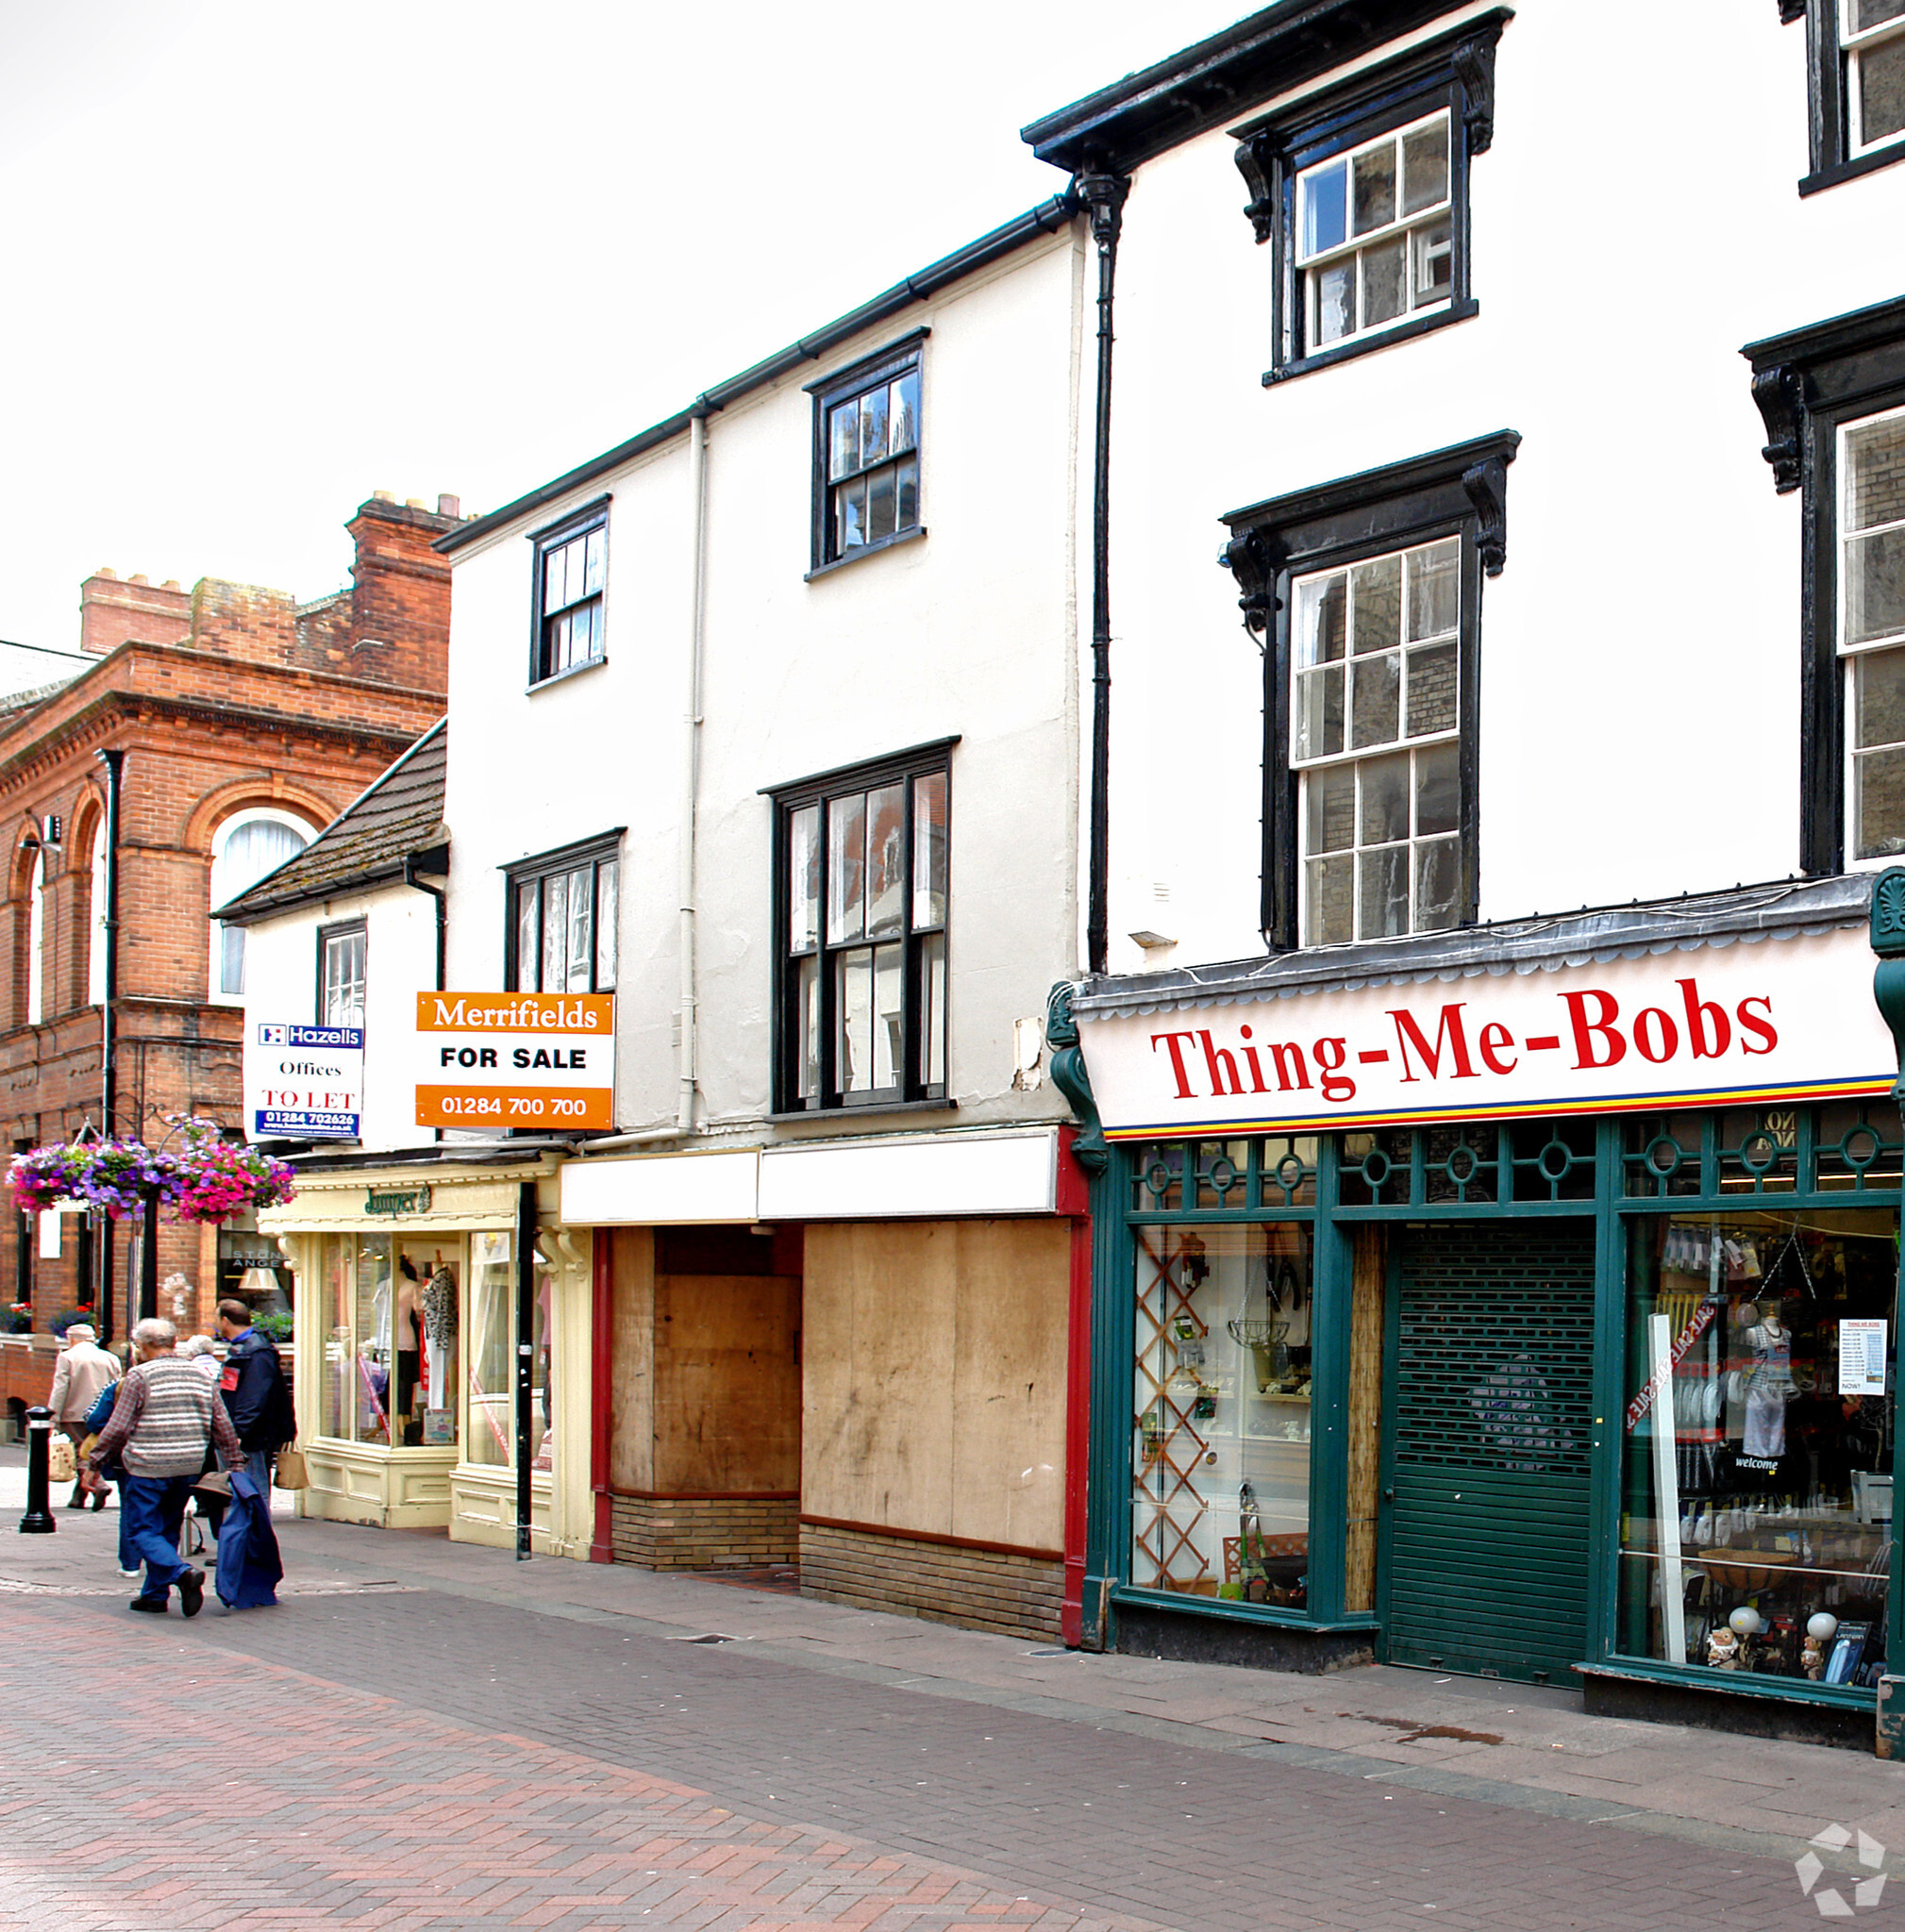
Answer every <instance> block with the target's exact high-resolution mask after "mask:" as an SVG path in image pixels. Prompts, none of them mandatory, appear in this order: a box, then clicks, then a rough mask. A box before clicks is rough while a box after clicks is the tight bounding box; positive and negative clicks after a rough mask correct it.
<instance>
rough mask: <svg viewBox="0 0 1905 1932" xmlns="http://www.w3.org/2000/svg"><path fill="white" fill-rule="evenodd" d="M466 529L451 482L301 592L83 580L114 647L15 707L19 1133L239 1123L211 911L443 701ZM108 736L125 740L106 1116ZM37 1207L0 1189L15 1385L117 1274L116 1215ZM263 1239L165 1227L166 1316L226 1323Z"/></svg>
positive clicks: (231, 1009)
mask: <svg viewBox="0 0 1905 1932" xmlns="http://www.w3.org/2000/svg"><path fill="white" fill-rule="evenodd" d="M456 522H457V504H456V500H455V499H454V498H452V497H443V498H439V500H438V508H437V509H435V510H429V509H426V508H424V506H423V505H421V504H418V503H415V502H411V503H409V504H399V503H396V502H393V501H392V500H390V499H389V498H387V497H385V496H382V495H378V496H376V497H373V498H372V499H371V501H369V502H367V503H365V504H363V505H361V506H360V507H359V509H358V511H357V513H356V515H355V516H354V517H353V518H352V519H351V522H350V525H349V529H350V532H351V535H352V537H353V538H354V539H355V540H356V543H357V560H356V563H355V565H354V566H353V569H352V574H351V575H352V581H351V583H350V585H349V586H348V587H347V588H345V589H343V590H342V591H336V592H335V593H333V594H331V595H329V596H326V597H321V598H319V599H317V600H316V601H315V602H312V603H309V604H299V603H297V602H296V601H295V600H294V599H292V597H291V596H289V595H287V594H286V593H285V592H283V591H268V590H262V589H259V588H258V587H257V586H254V585H249V584H235V583H226V582H223V581H220V580H218V579H215V578H205V579H202V580H201V581H200V582H199V583H198V584H197V585H195V586H194V587H193V589H192V591H189V592H188V591H181V590H180V589H179V588H178V586H177V584H176V583H166V584H162V585H154V584H151V583H148V582H147V581H146V579H145V578H143V577H140V576H135V577H132V578H129V579H122V578H120V577H118V576H116V575H113V573H112V572H110V571H106V570H102V571H100V572H98V573H97V574H96V575H93V576H92V577H90V578H88V579H87V581H86V584H85V586H84V587H83V589H82V591H81V593H80V645H81V648H82V650H83V651H84V652H85V653H87V654H88V655H90V656H95V657H96V658H98V660H99V661H98V662H97V663H94V664H91V665H87V666H85V667H83V668H82V669H80V670H79V672H78V673H77V675H73V676H71V677H69V678H67V679H66V680H64V681H62V682H60V683H58V684H57V685H49V686H43V687H41V688H39V689H37V690H34V691H25V692H22V693H19V694H17V695H16V696H13V697H11V698H9V699H5V700H0V838H4V841H5V845H4V848H0V849H4V856H5V858H6V863H7V875H6V881H5V885H6V904H5V912H4V916H0V1135H4V1137H5V1139H6V1141H7V1148H6V1150H4V1151H8V1152H11V1151H14V1150H17V1149H20V1148H24V1147H28V1146H35V1145H38V1144H40V1143H42V1142H43V1141H58V1140H66V1139H70V1138H72V1137H73V1136H75V1134H77V1133H79V1132H80V1131H81V1129H82V1128H83V1127H85V1126H86V1125H88V1124H91V1125H92V1126H93V1127H95V1128H99V1129H102V1130H105V1131H110V1132H112V1133H116V1134H118V1135H121V1136H140V1137H142V1138H144V1139H147V1140H154V1141H156V1140H158V1139H159V1138H161V1137H162V1136H163V1135H164V1133H165V1132H166V1131H167V1130H166V1127H165V1124H164V1123H163V1121H162V1118H161V1117H162V1116H164V1115H166V1114H169V1113H176V1112H190V1113H194V1114H200V1115H206V1116H209V1117H210V1118H212V1119H214V1120H217V1121H219V1122H221V1123H229V1124H237V1123H238V1122H239V1120H240V1118H241V1090H240V1040H241V1025H242V991H243V973H242V966H243V952H242V948H243V934H242V932H240V931H238V930H236V929H231V930H226V929H223V928H220V927H218V926H216V925H215V924H213V923H212V921H211V920H210V918H209V912H210V908H212V907H213V906H214V905H218V904H222V903H223V902H224V901H225V900H226V899H229V898H230V897H232V896H233V895H234V894H235V893H236V892H237V891H242V889H243V888H244V887H245V886H247V885H249V884H250V883H252V881H253V880H254V879H256V878H258V877H259V876H261V875H262V874H264V873H265V872H267V871H270V870H271V869H272V868H273V867H275V866H276V865H277V864H278V863H281V862H282V860H283V859H284V858H289V857H290V856H291V855H292V853H293V852H295V851H296V850H298V849H299V848H300V846H301V845H302V844H303V843H304V842H306V841H309V839H310V838H311V837H313V836H314V835H315V834H316V832H317V831H318V830H320V829H321V828H322V827H323V826H324V825H325V824H327V823H328V822H329V821H330V820H331V819H332V818H333V817H335V816H336V814H337V813H338V812H339V811H341V810H342V809H343V808H344V807H345V806H346V805H348V804H349V803H350V801H351V800H352V799H353V798H355V797H356V796H357V795H358V793H359V791H362V790H363V789H364V788H365V787H366V786H367V785H369V784H370V782H371V781H372V780H373V779H374V778H375V777H376V775H377V774H378V773H379V772H381V771H383V770H384V768H385V767H386V766H387V765H389V764H390V762H391V761H392V759H393V758H395V757H396V756H397V755H398V753H400V752H401V751H402V750H403V749H404V748H405V746H407V745H408V744H409V743H410V742H411V741H413V740H415V739H416V738H417V737H418V736H419V734H420V733H422V732H423V731H424V730H425V729H426V728H427V727H428V726H429V725H430V724H433V723H435V721H436V720H437V719H438V718H439V717H441V716H442V715H443V708H444V691H445V687H446V681H447V680H446V671H447V649H448V641H449V626H450V573H449V567H448V565H447V563H446V562H445V561H444V560H443V558H440V557H439V556H438V555H437V554H436V552H435V551H434V550H433V549H432V548H431V547H430V546H431V543H432V542H433V541H434V540H435V539H436V538H438V537H440V536H442V535H443V532H444V531H445V530H447V529H450V528H451V527H453V526H454V525H455V523H456ZM109 750H118V751H120V752H123V753H124V762H123V767H122V769H123V774H124V775H123V781H122V791H121V809H120V837H119V935H118V967H117V987H116V996H115V998H114V1001H113V1014H114V1021H113V1030H114V1035H115V1038H116V1042H117V1044H116V1052H115V1056H114V1065H115V1070H116V1089H117V1091H116V1096H115V1104H114V1108H113V1117H112V1119H111V1120H110V1121H107V1120H105V1119H104V1117H103V1110H102V1082H101V1041H102V1037H103V1035H102V1006H101V1001H102V997H103V992H104V978H105V963H106V952H107V937H108V936H107V933H106V929H105V927H104V925H103V923H102V920H103V911H104V906H105V876H106V866H107V843H108V841H107V836H106V833H107V821H106V810H107V765H106V763H105V761H104V760H103V759H102V758H100V756H99V754H101V753H102V752H106V751H109ZM41 1219H42V1225H38V1226H36V1225H35V1224H32V1223H30V1222H28V1221H27V1220H26V1219H25V1218H24V1217H22V1216H20V1215H18V1214H15V1213H13V1212H12V1211H11V1210H10V1208H0V1300H4V1301H6V1302H8V1303H20V1302H25V1303H28V1304H30V1306H31V1312H32V1324H33V1328H34V1329H35V1330H36V1331H39V1333H40V1335H41V1337H42V1341H40V1342H39V1344H38V1345H37V1346H36V1347H34V1348H33V1349H32V1351H31V1354H32V1357H33V1359H32V1361H31V1362H30V1363H28V1362H27V1361H25V1360H24V1359H23V1360H21V1361H20V1362H18V1363H16V1361H15V1359H14V1358H15V1357H16V1356H20V1355H21V1354H22V1351H21V1349H20V1348H19V1347H18V1345H17V1344H16V1345H12V1346H8V1348H6V1350H5V1351H4V1354H5V1357H6V1373H5V1375H4V1385H5V1394H6V1395H7V1397H8V1398H9V1402H15V1403H17V1402H18V1401H19V1400H20V1399H21V1397H22V1396H23V1395H24V1397H25V1399H26V1400H28V1401H37V1400H39V1399H41V1396H42V1394H43V1392H44V1390H43V1383H44V1379H45V1375H46V1373H47V1370H48V1366H49V1363H50V1357H49V1356H48V1355H47V1354H46V1351H47V1349H49V1348H50V1346H51V1340H50V1337H48V1336H47V1335H46V1330H47V1324H49V1323H50V1322H52V1321H53V1320H54V1319H56V1318H57V1317H58V1315H60V1314H61V1313H63V1312H67V1311H70V1310H72V1309H75V1308H84V1307H92V1305H93V1302H94V1288H95V1285H96V1283H97V1281H98V1279H99V1275H100V1254H99V1249H100V1246H101V1244H102V1241H103V1239H104V1237H103V1235H102V1233H101V1230H100V1229H99V1227H97V1226H92V1225H89V1224H88V1221H87V1218H86V1217H85V1216H84V1215H79V1214H69V1215H64V1216H44V1217H42V1218H41ZM53 1222H58V1230H57V1233H56V1231H55V1229H54V1228H53V1227H52V1226H50V1225H43V1224H47V1223H53ZM110 1239H111V1241H112V1244H113V1253H112V1259H111V1270H110V1272H111V1280H112V1284H113V1287H112V1293H111V1299H110V1304H109V1307H105V1308H104V1309H102V1310H100V1311H99V1315H103V1317H104V1321H105V1324H107V1325H109V1330H110V1332H112V1333H114V1334H120V1335H123V1334H124V1333H125V1328H126V1326H127V1325H128V1324H127V1320H126V1310H127V1307H128V1300H127V1283H128V1281H130V1282H131V1283H132V1284H133V1293H135V1294H136V1291H137V1281H138V1258H139V1257H138V1255H137V1252H136V1231H135V1229H134V1228H133V1226H132V1224H129V1223H128V1224H121V1225H119V1226H117V1227H115V1228H112V1229H111V1230H110ZM269 1247H270V1244H269V1243H268V1242H264V1241H260V1239H259V1237H257V1236H256V1235H250V1236H247V1235H246V1234H245V1233H244V1232H243V1231H242V1229H240V1230H225V1231H220V1230H211V1229H207V1230H201V1229H198V1228H195V1227H184V1226H175V1225H174V1224H170V1223H165V1224H161V1229H160V1236H159V1243H158V1253H159V1275H160V1277H161V1279H162V1280H163V1279H164V1278H166V1277H169V1276H172V1275H175V1274H176V1275H182V1276H184V1277H185V1280H186V1282H187V1283H188V1284H189V1288H188V1289H187V1290H185V1291H179V1290H178V1288H177V1286H176V1284H171V1285H170V1286H169V1287H168V1288H167V1289H166V1290H165V1291H163V1292H161V1294H160V1297H159V1312H160V1313H162V1314H166V1315H172V1314H174V1313H175V1312H177V1313H182V1314H183V1315H184V1316H185V1318H186V1320H187V1321H188V1322H190V1323H191V1324H192V1325H193V1326H195V1327H204V1326H206V1325H208V1318H209V1313H210V1309H211V1306H212V1304H213V1302H214V1301H215V1300H216V1299H217V1297H218V1295H219V1294H220V1293H221V1292H225V1291H228V1289H229V1288H230V1287H231V1286H233V1285H234V1282H235V1279H236V1278H238V1277H242V1274H243V1271H244V1267H245V1265H246V1262H247V1260H248V1259H254V1258H255V1259H257V1260H259V1261H263V1262H267V1263H268V1261H269V1258H270V1257H269V1255H268V1252H267V1251H268V1250H269ZM254 1250H257V1251H258V1253H257V1255H256V1256H255V1257H254V1255H253V1251H254ZM99 1315H95V1317H94V1319H95V1321H97V1320H98V1319H99ZM0 1325H4V1324H0ZM23 1375H24V1386H23V1387H22V1388H21V1389H20V1390H17V1391H16V1389H15V1387H14V1384H15V1382H16V1381H19V1380H22V1377H23ZM16 1413H17V1410H16Z"/></svg>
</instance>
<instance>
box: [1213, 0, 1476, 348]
mask: <svg viewBox="0 0 1905 1932" xmlns="http://www.w3.org/2000/svg"><path fill="white" fill-rule="evenodd" d="M1508 18H1509V15H1508V14H1507V13H1506V11H1502V12H1497V13H1493V14H1489V15H1486V16H1484V17H1482V18H1481V19H1479V20H1476V21H1471V22H1468V23H1467V24H1465V25H1463V26H1462V29H1461V30H1460V31H1459V32H1457V33H1454V34H1449V35H1445V36H1443V37H1442V38H1441V39H1439V40H1437V41H1434V42H1429V44H1427V45H1425V46H1423V47H1420V48H1416V49H1413V50H1412V52H1411V53H1409V54H1408V55H1407V56H1405V57H1403V58H1399V59H1397V60H1395V61H1394V62H1391V63H1388V64H1386V65H1384V66H1382V67H1380V68H1378V69H1376V70H1375V71H1373V72H1372V73H1369V74H1366V75H1358V76H1357V78H1356V79H1355V80H1354V81H1351V82H1348V83H1345V85H1344V86H1342V87H1340V88H1331V89H1328V90H1326V91H1325V92H1323V93H1321V94H1318V95H1315V96H1312V98H1310V99H1308V100H1306V101H1303V102H1301V103H1299V104H1298V105H1296V106H1295V107H1292V108H1287V109H1282V110H1279V111H1278V112H1277V113H1276V114H1274V115H1271V116H1269V117H1267V118H1266V119H1264V120H1262V121H1260V122H1257V123H1254V124H1253V125H1249V126H1246V127H1245V128H1244V129H1242V130H1241V134H1242V142H1241V145H1240V146H1239V147H1238V149H1237V165H1238V166H1239V168H1241V169H1242V171H1243V174H1244V178H1245V181H1246V182H1247V183H1248V184H1249V187H1250V202H1249V206H1248V207H1247V208H1246V209H1245V212H1246V213H1247V214H1248V215H1249V217H1250V220H1251V223H1252V225H1254V227H1255V229H1256V232H1257V239H1258V241H1259V242H1269V243H1271V244H1272V246H1273V248H1274V251H1275V255H1276V268H1277V273H1276V276H1275V281H1274V285H1273V286H1274V290H1275V293H1274V296H1273V306H1274V310H1275V313H1274V316H1273V331H1272V341H1273V347H1272V364H1271V367H1270V369H1269V370H1268V371H1267V372H1266V374H1265V375H1264V377H1263V380H1264V381H1265V382H1276V381H1279V380H1281V379H1282V378H1284V377H1285V376H1291V375H1302V374H1304V373H1305V372H1306V371H1308V370H1311V369H1314V368H1317V367H1320V366H1323V365H1325V364H1327V363H1330V362H1336V361H1340V360H1342V359H1343V358H1345V356H1350V355H1355V354H1359V353H1361V352H1362V350H1364V349H1368V348H1374V347H1376V346H1377V345H1379V343H1384V342H1393V341H1397V340H1398V339H1400V338H1405V337H1409V336H1414V335H1420V334H1421V333H1423V332H1424V331H1425V330H1427V329H1430V328H1437V327H1440V326H1442V325H1444V324H1445V323H1450V322H1460V321H1462V320H1464V319H1465V318H1466V317H1468V316H1471V315H1473V314H1475V313H1476V312H1477V304H1476V302H1475V299H1474V296H1473V294H1472V292H1471V277H1470V273H1469V235H1468V181H1469V163H1470V162H1471V161H1472V160H1473V159H1474V158H1475V157H1476V156H1477V155H1479V154H1482V153H1485V152H1486V151H1487V149H1488V146H1489V144H1490V142H1491V141H1492V139H1493V137H1494V128H1495V48H1496V41H1497V39H1498V38H1499V37H1500V34H1501V29H1502V25H1503V24H1504V23H1505V22H1506V21H1507V19H1508Z"/></svg>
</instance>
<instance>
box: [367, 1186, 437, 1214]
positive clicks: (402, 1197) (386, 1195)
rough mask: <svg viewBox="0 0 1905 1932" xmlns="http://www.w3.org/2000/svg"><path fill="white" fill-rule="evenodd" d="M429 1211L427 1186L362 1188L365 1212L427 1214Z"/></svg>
mask: <svg viewBox="0 0 1905 1932" xmlns="http://www.w3.org/2000/svg"><path fill="white" fill-rule="evenodd" d="M429 1211H430V1191H429V1189H428V1188H384V1189H377V1188H366V1189H365V1190H364V1212H365V1213H366V1214H389V1215H393V1216H394V1215H398V1214H427V1213H428V1212H429Z"/></svg>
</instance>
